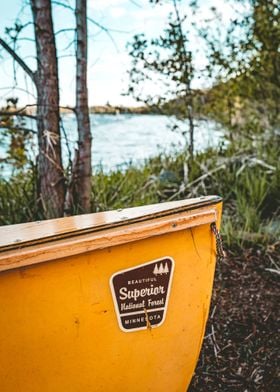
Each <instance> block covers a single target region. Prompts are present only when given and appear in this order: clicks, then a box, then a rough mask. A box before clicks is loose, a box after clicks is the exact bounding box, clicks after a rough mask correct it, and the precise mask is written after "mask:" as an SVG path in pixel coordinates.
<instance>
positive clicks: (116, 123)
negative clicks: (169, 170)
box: [0, 114, 224, 177]
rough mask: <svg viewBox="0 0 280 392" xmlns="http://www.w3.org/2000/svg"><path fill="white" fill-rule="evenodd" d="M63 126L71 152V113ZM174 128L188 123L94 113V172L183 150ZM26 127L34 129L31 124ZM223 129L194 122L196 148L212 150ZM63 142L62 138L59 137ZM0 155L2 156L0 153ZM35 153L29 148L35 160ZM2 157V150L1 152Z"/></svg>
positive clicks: (73, 133) (73, 136) (73, 126)
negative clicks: (99, 168)
mask: <svg viewBox="0 0 280 392" xmlns="http://www.w3.org/2000/svg"><path fill="white" fill-rule="evenodd" d="M63 124H64V129H65V133H66V134H67V139H68V142H69V146H70V150H71V151H72V152H73V151H74V147H75V144H76V140H77V132H76V122H75V117H74V115H72V114H65V115H63ZM174 125H177V126H178V127H179V128H180V129H181V130H182V131H186V132H188V126H187V123H183V122H181V121H178V120H176V119H175V118H170V117H168V116H161V115H133V114H132V115H131V114H118V115H107V114H94V115H91V128H92V135H93V145H92V147H93V150H92V159H93V166H94V168H95V169H97V168H98V167H100V165H102V167H103V169H104V170H105V171H110V170H114V169H116V168H119V167H121V168H125V166H126V165H127V164H130V163H134V164H141V163H143V162H144V160H145V159H147V158H149V157H152V156H155V155H157V154H158V153H161V152H162V153H171V152H174V151H180V150H183V149H184V147H185V142H186V140H185V137H186V138H188V134H186V136H185V137H184V136H183V135H182V133H181V132H179V131H176V132H175V131H173V130H172V127H173V126H174ZM28 126H29V127H32V128H33V129H34V130H35V129H36V127H35V124H34V123H33V124H32V122H30V124H28ZM223 136H224V132H223V129H222V128H221V127H220V126H219V125H218V124H217V123H215V122H214V121H209V120H207V121H202V120H200V121H196V122H195V143H194V145H195V149H196V150H204V149H206V148H207V147H209V146H210V147H215V146H217V145H219V143H220V142H221V141H222V140H223ZM62 138H63V140H64V141H65V137H64V136H63V134H62ZM1 152H2V153H1ZM35 153H36V151H35V150H34V148H31V149H30V156H31V158H33V159H34V155H35ZM0 155H2V156H3V155H4V150H3V147H2V151H0ZM63 156H64V161H67V156H68V153H67V149H66V147H65V143H64V147H63ZM9 171H10V170H9V168H8V167H7V165H5V167H3V168H2V175H3V176H4V177H6V176H8V173H9Z"/></svg>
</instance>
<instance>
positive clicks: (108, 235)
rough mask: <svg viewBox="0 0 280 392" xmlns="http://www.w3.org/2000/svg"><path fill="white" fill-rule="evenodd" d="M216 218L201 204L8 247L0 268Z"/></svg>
mask: <svg viewBox="0 0 280 392" xmlns="http://www.w3.org/2000/svg"><path fill="white" fill-rule="evenodd" d="M216 220H217V211H216V209H215V208H209V207H207V208H206V207H204V208H201V209H200V210H199V211H195V212H194V211H188V212H180V213H177V214H173V215H170V216H168V217H160V218H158V219H152V220H150V221H147V220H146V221H143V222H135V223H130V224H127V225H124V226H122V227H113V228H109V229H106V230H99V231H97V232H92V233H85V234H84V235H81V236H74V237H72V238H63V239H60V240H54V241H50V242H49V243H43V244H39V245H38V244H36V245H33V246H29V247H23V248H22V249H20V248H19V249H16V250H7V251H5V252H2V253H0V272H1V271H6V270H10V269H14V268H20V267H25V266H28V265H33V264H37V263H42V262H46V261H51V260H57V259H61V258H64V257H69V256H73V255H78V254H81V253H87V252H91V251H94V250H97V249H104V248H109V247H112V246H116V245H122V244H125V243H129V242H133V241H139V240H142V239H145V238H148V237H153V236H159V235H163V234H166V233H172V232H176V231H179V230H185V229H189V228H192V227H195V226H200V225H205V224H210V223H212V222H215V221H216Z"/></svg>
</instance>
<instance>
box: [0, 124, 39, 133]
mask: <svg viewBox="0 0 280 392" xmlns="http://www.w3.org/2000/svg"><path fill="white" fill-rule="evenodd" d="M9 128H11V129H13V130H15V131H25V132H28V133H33V134H34V135H37V132H36V131H34V130H33V129H30V128H26V127H20V126H19V127H18V126H10V127H9V126H7V125H2V124H0V129H9Z"/></svg>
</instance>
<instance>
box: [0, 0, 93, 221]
mask: <svg viewBox="0 0 280 392" xmlns="http://www.w3.org/2000/svg"><path fill="white" fill-rule="evenodd" d="M30 3H31V9H32V15H33V24H34V33H35V43H36V55H37V70H36V71H35V72H33V71H32V70H31V69H30V68H29V66H28V65H27V64H26V63H25V61H24V60H23V59H22V58H21V57H20V56H18V55H17V53H16V52H15V50H14V49H13V48H11V47H10V46H9V45H8V44H7V43H6V42H5V41H4V40H3V39H1V38H0V45H1V46H2V47H3V48H4V49H5V50H6V51H7V52H8V53H9V54H10V55H11V56H12V57H13V59H14V61H16V62H17V63H18V64H19V65H20V66H21V67H22V69H23V70H24V71H25V72H26V73H27V74H28V75H29V77H30V78H31V79H32V81H33V82H34V84H35V86H36V90H37V105H36V107H37V113H36V119H37V129H38V133H37V135H38V146H39V153H38V187H37V189H38V200H39V206H40V209H41V211H42V212H43V214H42V215H43V217H45V218H55V217H60V216H63V215H64V213H66V214H69V213H71V212H73V211H74V210H75V211H79V212H89V211H90V191H91V134H90V122H89V110H88V95H87V16H86V9H87V1H86V0H77V2H76V12H75V14H76V34H77V40H76V47H77V50H76V59H77V78H76V108H75V113H76V116H77V124H78V135H79V140H78V149H77V153H76V159H75V162H74V164H73V165H72V173H70V177H71V181H70V182H69V181H68V182H67V181H66V175H65V171H64V169H63V165H62V158H61V135H60V108H59V80H58V61H57V52H56V45H55V35H54V28H53V20H52V10H51V1H50V0H31V1H30ZM62 5H63V4H62ZM17 26H18V25H17ZM20 30H21V26H19V27H17V28H16V31H17V34H18V33H19V32H20ZM13 113H15V112H13ZM13 113H11V114H12V115H13ZM16 114H17V115H24V113H19V112H17V113H16ZM7 115H8V113H7ZM65 210H66V211H65Z"/></svg>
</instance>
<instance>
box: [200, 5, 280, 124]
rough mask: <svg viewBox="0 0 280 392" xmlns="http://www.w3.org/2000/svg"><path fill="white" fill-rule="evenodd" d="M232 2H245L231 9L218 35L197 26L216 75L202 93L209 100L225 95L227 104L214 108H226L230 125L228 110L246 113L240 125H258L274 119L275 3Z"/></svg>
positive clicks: (279, 66) (279, 71)
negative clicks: (238, 8)
mask: <svg viewBox="0 0 280 392" xmlns="http://www.w3.org/2000/svg"><path fill="white" fill-rule="evenodd" d="M233 4H235V5H237V6H239V5H240V4H242V5H244V4H246V5H247V7H246V8H245V9H244V10H243V12H242V13H239V14H235V17H234V18H233V19H232V21H231V23H230V25H229V28H228V31H227V34H226V35H225V39H224V40H222V38H221V35H220V34H216V35H215V34H209V29H208V28H207V29H204V30H201V35H202V37H203V38H204V39H205V40H206V41H207V43H208V48H209V56H208V60H209V65H208V68H209V70H210V72H211V73H212V74H213V73H214V74H215V73H216V74H217V75H218V78H217V81H216V86H215V87H214V89H213V88H212V89H210V91H209V94H208V97H209V96H211V95H212V101H213V106H217V104H216V103H218V104H220V103H221V102H222V99H221V98H222V97H223V96H224V97H227V100H228V104H227V107H223V110H221V108H219V109H218V110H220V112H224V114H225V112H227V113H228V118H229V121H228V125H229V126H230V127H231V126H232V125H233V124H232V121H231V120H232V115H233V117H239V118H240V117H242V119H243V121H245V119H246V121H245V125H246V127H245V128H246V130H248V129H249V128H250V127H248V123H250V124H251V125H252V124H255V125H256V124H258V126H259V125H261V126H260V129H261V130H262V129H263V125H267V124H270V125H272V126H274V125H275V124H276V123H277V122H279V99H280V76H279V75H280V51H279V48H280V10H279V5H278V3H277V1H274V0H247V2H244V1H241V0H236V1H235V2H233ZM213 11H214V13H216V11H217V10H216V9H214V10H213ZM214 110H215V109H214ZM240 110H243V116H240ZM244 111H246V114H245V115H244ZM236 112H237V113H236ZM236 114H238V116H237V115H236ZM225 117H226V116H225ZM255 129H256V127H254V131H255Z"/></svg>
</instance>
